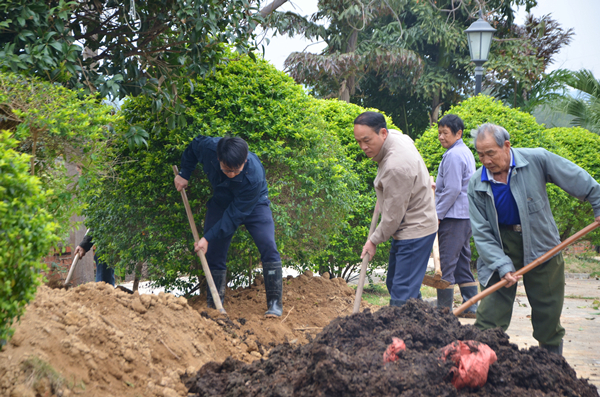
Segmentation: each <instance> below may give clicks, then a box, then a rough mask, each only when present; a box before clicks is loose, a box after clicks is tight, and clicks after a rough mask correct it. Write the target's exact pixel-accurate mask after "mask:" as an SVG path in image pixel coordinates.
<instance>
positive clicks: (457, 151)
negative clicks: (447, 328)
mask: <svg viewBox="0 0 600 397" xmlns="http://www.w3.org/2000/svg"><path fill="white" fill-rule="evenodd" d="M464 128H465V126H464V123H463V121H462V120H461V119H460V117H458V116H457V115H455V114H447V115H445V116H444V117H443V118H442V119H441V120H440V121H439V122H438V139H439V141H440V144H441V145H442V146H443V147H444V148H445V149H447V150H446V153H444V156H443V157H442V161H441V163H440V166H439V168H438V175H437V180H436V188H435V209H436V212H437V217H438V219H439V229H438V239H439V242H440V267H441V270H442V278H443V279H444V280H446V281H448V282H449V283H450V286H449V287H448V288H445V289H438V290H437V305H438V307H440V308H441V307H448V308H450V310H452V304H453V302H454V285H455V284H458V287H459V288H460V293H461V295H462V298H463V302H466V301H468V300H469V299H471V298H472V297H474V296H475V295H477V292H478V291H477V282H476V281H475V278H474V277H473V273H471V244H470V240H471V222H470V221H469V199H468V197H467V186H468V185H469V180H470V179H471V175H473V173H474V172H475V158H474V157H473V153H471V150H470V149H469V148H468V147H467V145H465V143H464V142H463V140H462V136H463V130H464ZM476 310H477V305H473V306H471V307H469V308H468V309H467V310H465V312H464V313H463V314H462V316H463V317H471V318H475V311H476Z"/></svg>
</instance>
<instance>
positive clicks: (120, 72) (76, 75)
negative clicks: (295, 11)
mask: <svg viewBox="0 0 600 397" xmlns="http://www.w3.org/2000/svg"><path fill="white" fill-rule="evenodd" d="M278 5H279V3H277V4H271V5H270V6H269V7H268V9H267V10H263V13H262V14H261V13H258V8H257V7H258V5H257V3H256V2H249V1H247V0H227V1H226V2H223V1H218V0H194V1H187V0H166V1H164V0H149V1H135V0H131V1H115V0H81V1H69V0H14V1H4V2H1V3H0V67H3V68H4V69H10V70H11V71H13V72H14V73H21V74H25V75H29V76H38V77H41V78H43V79H46V80H48V81H51V82H57V83H60V84H63V85H64V86H66V87H68V88H74V89H85V90H86V92H88V93H99V94H100V96H101V97H102V98H106V97H110V98H112V99H118V98H125V97H126V96H137V95H146V96H148V97H150V98H152V99H153V101H152V106H153V110H154V111H156V112H159V111H161V110H163V109H165V110H166V111H168V112H169V113H170V118H169V124H170V125H171V126H172V125H174V124H177V123H182V122H184V120H185V117H184V116H183V111H184V109H183V107H182V105H181V103H180V94H179V92H180V90H181V89H182V88H183V87H184V84H188V85H189V82H190V81H192V80H191V79H194V78H195V77H197V76H200V77H202V76H205V75H207V74H209V73H211V72H212V71H213V70H214V67H215V66H216V65H218V64H220V63H221V62H225V61H227V59H229V58H231V57H232V56H235V55H234V54H231V53H228V52H227V51H225V50H224V48H225V47H224V46H223V45H222V44H228V45H230V46H232V47H233V48H235V49H236V50H237V51H238V52H239V53H249V54H250V55H251V56H253V53H252V52H251V50H252V49H254V48H255V45H254V44H253V41H252V38H253V31H254V29H255V27H256V26H257V25H258V23H259V22H260V21H261V20H262V19H263V16H265V15H267V14H268V13H269V12H272V11H273V10H274V9H276V8H277V7H278ZM134 137H136V138H135V139H134ZM130 138H131V139H130V141H131V142H133V143H135V141H136V140H137V141H143V140H144V139H145V135H144V133H143V130H141V129H137V130H133V131H130Z"/></svg>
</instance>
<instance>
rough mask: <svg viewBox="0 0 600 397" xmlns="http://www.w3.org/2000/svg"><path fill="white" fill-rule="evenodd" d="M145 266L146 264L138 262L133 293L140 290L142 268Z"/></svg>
mask: <svg viewBox="0 0 600 397" xmlns="http://www.w3.org/2000/svg"><path fill="white" fill-rule="evenodd" d="M143 266H144V262H138V263H137V265H135V277H134V279H133V292H135V291H137V290H138V287H139V286H140V279H141V278H142V267H143Z"/></svg>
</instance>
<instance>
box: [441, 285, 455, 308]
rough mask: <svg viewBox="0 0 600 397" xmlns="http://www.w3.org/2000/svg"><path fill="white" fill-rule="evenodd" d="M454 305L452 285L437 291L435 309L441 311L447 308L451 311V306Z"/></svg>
mask: <svg viewBox="0 0 600 397" xmlns="http://www.w3.org/2000/svg"><path fill="white" fill-rule="evenodd" d="M453 304H454V284H452V285H451V286H450V287H447V288H445V289H438V290H437V307H438V309H441V308H443V307H447V308H449V309H450V310H452V305H453Z"/></svg>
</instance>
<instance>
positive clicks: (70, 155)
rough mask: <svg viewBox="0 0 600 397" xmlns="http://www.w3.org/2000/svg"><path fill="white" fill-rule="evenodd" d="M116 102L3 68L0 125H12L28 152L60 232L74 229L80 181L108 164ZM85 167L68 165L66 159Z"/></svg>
mask: <svg viewBox="0 0 600 397" xmlns="http://www.w3.org/2000/svg"><path fill="white" fill-rule="evenodd" d="M111 111H112V108H111V107H109V106H106V105H102V104H99V103H98V100H97V98H96V97H95V96H93V95H83V94H82V91H72V90H68V89H66V88H64V87H62V86H58V85H54V84H51V83H48V82H43V81H41V80H38V79H30V78H25V77H22V76H19V75H15V74H12V73H2V72H0V130H8V131H10V132H11V134H12V136H13V137H14V138H16V139H17V140H18V141H19V143H18V146H17V149H16V150H18V151H19V152H21V153H26V154H29V155H30V156H31V157H30V163H29V172H30V173H31V174H32V175H35V176H37V177H38V178H39V179H40V181H41V183H42V185H41V186H42V187H43V189H44V190H45V191H46V198H45V202H44V203H43V205H42V207H43V208H45V209H46V210H47V211H48V212H49V213H51V214H52V216H53V217H54V219H55V221H56V223H57V224H58V227H59V232H60V235H61V236H63V237H64V236H66V235H67V233H68V232H69V230H70V229H71V226H72V225H71V224H70V222H69V218H70V217H71V215H74V214H79V213H80V212H81V208H82V205H83V203H82V201H81V200H80V199H79V191H78V189H77V188H78V186H81V185H83V184H85V182H86V181H87V180H89V179H90V178H93V177H95V175H97V174H99V173H101V172H103V170H104V168H106V167H107V166H108V164H106V162H105V160H106V157H105V154H104V150H105V145H106V140H107V132H108V126H109V125H110V123H111V122H112V120H113V116H111ZM67 163H71V164H73V165H77V166H78V167H79V169H80V171H81V177H79V181H78V183H75V180H76V179H77V176H78V175H77V173H75V172H71V173H69V172H68V171H67V167H66V164H67Z"/></svg>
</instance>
